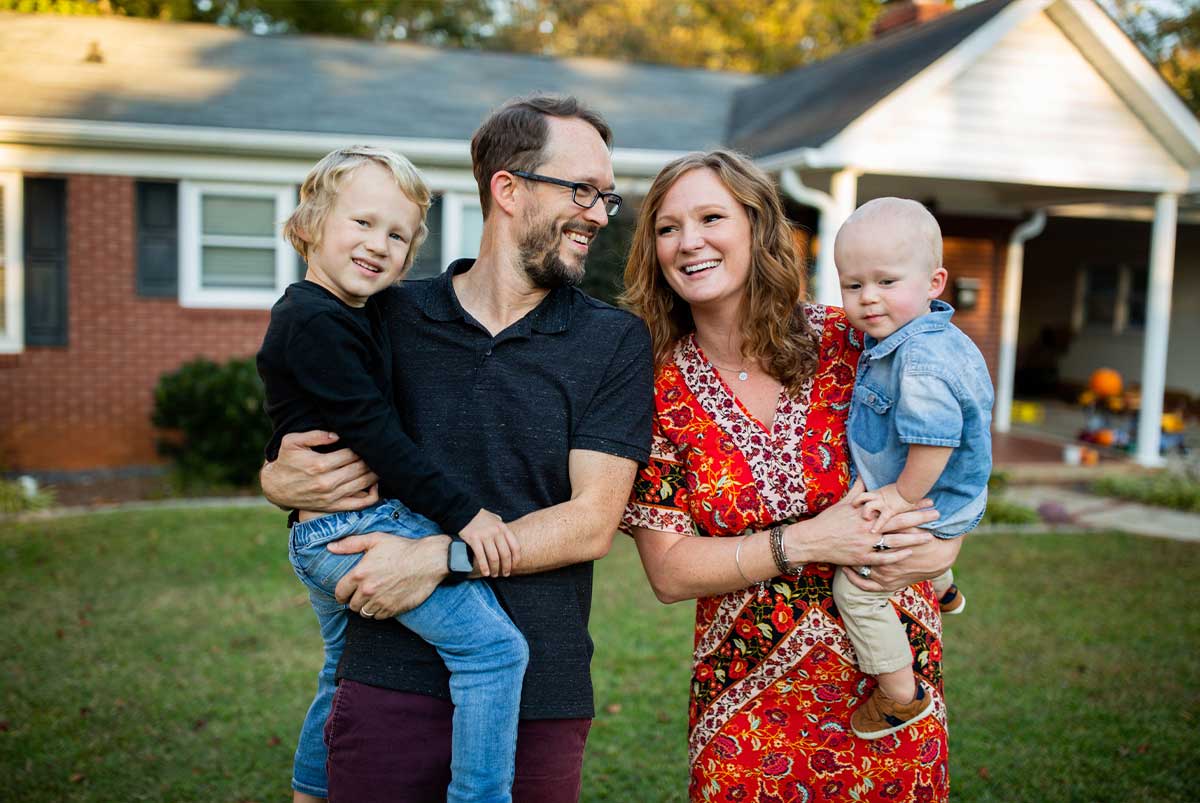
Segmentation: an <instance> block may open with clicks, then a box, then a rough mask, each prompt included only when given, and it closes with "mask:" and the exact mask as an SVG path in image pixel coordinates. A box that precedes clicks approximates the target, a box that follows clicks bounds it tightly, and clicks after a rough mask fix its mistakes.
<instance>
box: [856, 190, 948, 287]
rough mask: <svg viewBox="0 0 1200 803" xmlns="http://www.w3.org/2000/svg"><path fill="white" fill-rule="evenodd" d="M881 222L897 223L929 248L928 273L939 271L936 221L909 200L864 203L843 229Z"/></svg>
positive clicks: (940, 257) (875, 200)
mask: <svg viewBox="0 0 1200 803" xmlns="http://www.w3.org/2000/svg"><path fill="white" fill-rule="evenodd" d="M882 221H887V222H889V223H898V224H899V225H901V226H903V227H904V228H905V230H906V231H909V232H910V233H911V234H912V235H913V236H915V237H918V238H920V239H921V240H922V241H924V243H925V245H926V246H927V247H928V248H929V256H930V262H931V264H930V268H929V269H930V270H931V271H933V270H937V269H938V268H940V267H942V228H941V226H939V225H938V222H937V218H935V217H934V216H933V214H932V213H931V212H930V211H929V210H928V209H926V208H925V206H924V204H921V203H918V202H917V201H914V200H912V199H911V198H876V199H874V200H872V201H867V202H866V203H865V204H863V205H862V206H860V207H859V208H858V209H856V210H854V213H853V214H851V215H850V217H849V218H847V219H846V222H845V224H843V228H850V227H851V226H853V225H855V224H862V223H876V222H882ZM838 234H839V235H840V234H841V232H840V231H839V232H838Z"/></svg>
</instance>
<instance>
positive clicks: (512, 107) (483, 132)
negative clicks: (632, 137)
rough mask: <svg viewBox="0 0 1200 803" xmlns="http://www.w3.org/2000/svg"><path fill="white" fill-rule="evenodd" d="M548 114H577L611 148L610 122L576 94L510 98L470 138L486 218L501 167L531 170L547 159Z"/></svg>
mask: <svg viewBox="0 0 1200 803" xmlns="http://www.w3.org/2000/svg"><path fill="white" fill-rule="evenodd" d="M548 117H564V118H570V117H577V118H579V119H580V120H583V121H584V122H586V123H589V124H590V125H591V126H592V128H594V129H596V131H597V132H598V133H599V134H600V137H601V139H603V140H604V144H605V145H607V146H608V147H609V149H610V150H611V149H612V129H611V128H609V127H608V123H606V122H604V118H603V117H601V116H600V115H599V114H597V113H596V112H594V111H592V110H591V109H589V108H588V107H587V106H585V105H583V103H581V102H580V101H579V100H578V99H576V98H574V97H570V96H567V97H559V96H557V95H530V96H529V97H523V98H515V99H513V100H510V101H508V102H507V103H505V104H504V105H503V106H501V107H500V108H499V109H497V110H496V111H494V112H492V114H491V116H490V117H488V118H487V119H486V120H484V121H483V125H481V126H479V130H478V131H476V132H475V136H474V137H472V138H471V165H472V168H473V169H474V171H475V182H476V183H477V184H478V185H479V203H480V205H481V206H482V207H483V216H484V217H485V218H486V217H487V216H488V211H489V210H490V209H491V205H492V176H494V175H496V173H497V172H499V171H501V170H524V171H527V172H530V173H532V172H535V171H536V170H537V169H538V167H540V166H541V165H542V164H543V163H544V162H545V161H546V153H545V151H546V142H547V141H548V140H549V139H550V125H549V123H548V122H547V119H546V118H548Z"/></svg>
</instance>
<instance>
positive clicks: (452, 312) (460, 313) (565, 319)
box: [421, 259, 574, 334]
mask: <svg viewBox="0 0 1200 803" xmlns="http://www.w3.org/2000/svg"><path fill="white" fill-rule="evenodd" d="M474 264H475V260H474V259H456V260H454V261H453V262H451V263H450V266H449V267H448V268H446V270H445V271H444V272H443V273H442V274H441V275H440V276H438V277H436V278H435V279H434V280H433V281H432V282H430V283H429V292H427V293H426V294H425V297H424V298H423V299H422V301H421V311H422V312H424V313H425V314H426V315H427V316H429V317H430V318H432V319H433V320H435V321H455V320H466V319H467V318H468V315H467V311H466V310H465V309H463V306H462V304H461V303H460V302H459V300H458V296H457V295H456V294H455V292H454V284H453V283H452V280H453V279H454V277H455V276H457V275H458V274H460V273H466V272H467V271H468V270H470V269H471V267H472V266H473V265H474ZM572 292H574V291H573V290H572V288H570V287H556V288H555V289H553V290H551V291H550V292H549V293H547V294H546V297H545V298H543V299H542V300H541V301H540V302H539V303H538V305H537V306H536V307H534V308H533V309H532V310H530V311H529V312H528V313H527V314H526V315H525V317H524V318H522V319H521V320H519V321H518V322H517V323H516V324H514V326H515V327H517V329H518V330H521V331H528V329H533V330H534V331H536V332H541V333H543V334H554V333H555V332H565V331H566V330H567V326H568V325H569V324H570V322H571V293H572Z"/></svg>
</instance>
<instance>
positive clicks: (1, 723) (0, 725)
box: [0, 719, 12, 733]
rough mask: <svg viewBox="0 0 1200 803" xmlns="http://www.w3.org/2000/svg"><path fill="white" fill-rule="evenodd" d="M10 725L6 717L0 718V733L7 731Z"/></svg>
mask: <svg viewBox="0 0 1200 803" xmlns="http://www.w3.org/2000/svg"><path fill="white" fill-rule="evenodd" d="M11 727H12V726H11V725H9V724H8V720H7V719H0V733H8V729H9V728H11Z"/></svg>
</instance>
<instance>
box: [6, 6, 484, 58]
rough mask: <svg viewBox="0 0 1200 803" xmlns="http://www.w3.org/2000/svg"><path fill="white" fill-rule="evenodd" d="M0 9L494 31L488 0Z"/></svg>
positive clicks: (349, 32)
mask: <svg viewBox="0 0 1200 803" xmlns="http://www.w3.org/2000/svg"><path fill="white" fill-rule="evenodd" d="M0 9H7V10H15V11H26V12H41V13H58V14H94V15H100V16H103V15H115V16H127V17H149V18H152V19H164V20H181V21H191V22H212V23H217V24H221V25H230V26H235V27H238V28H243V29H245V30H248V31H251V32H253V33H257V34H267V33H323V34H332V35H338V36H354V37H359V38H365V39H407V40H413V41H419V42H425V43H428V44H434V45H454V46H460V47H472V46H478V45H480V44H481V43H482V41H483V40H484V39H485V38H486V37H488V36H490V35H491V34H492V32H493V30H494V26H493V25H492V17H493V12H492V8H491V7H490V5H489V2H488V0H320V2H314V1H313V0H0Z"/></svg>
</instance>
